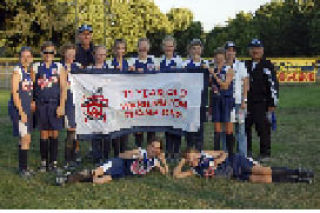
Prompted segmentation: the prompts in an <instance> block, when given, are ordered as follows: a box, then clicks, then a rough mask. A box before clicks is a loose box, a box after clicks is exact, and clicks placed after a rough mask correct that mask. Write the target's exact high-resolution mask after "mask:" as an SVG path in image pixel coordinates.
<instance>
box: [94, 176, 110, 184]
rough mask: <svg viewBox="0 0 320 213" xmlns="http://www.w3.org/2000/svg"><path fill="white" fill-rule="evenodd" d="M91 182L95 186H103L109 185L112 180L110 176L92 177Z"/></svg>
mask: <svg viewBox="0 0 320 213" xmlns="http://www.w3.org/2000/svg"><path fill="white" fill-rule="evenodd" d="M92 181H93V183H96V184H105V183H110V182H111V181H112V178H111V176H110V175H104V176H102V177H93V179H92Z"/></svg>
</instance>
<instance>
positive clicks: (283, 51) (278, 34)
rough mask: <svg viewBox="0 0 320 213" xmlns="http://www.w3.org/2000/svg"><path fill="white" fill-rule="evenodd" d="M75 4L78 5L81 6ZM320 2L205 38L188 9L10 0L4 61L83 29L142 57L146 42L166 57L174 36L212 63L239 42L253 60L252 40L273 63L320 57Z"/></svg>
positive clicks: (119, 1) (256, 15)
mask: <svg viewBox="0 0 320 213" xmlns="http://www.w3.org/2000/svg"><path fill="white" fill-rule="evenodd" d="M75 2H76V3H77V4H76V5H75ZM319 9H320V1H319V0H315V1H314V4H312V5H311V6H310V5H304V4H301V3H299V2H297V1H295V0H283V1H272V2H270V3H267V4H265V5H262V6H261V7H260V8H259V9H257V10H256V11H255V12H253V13H245V12H243V11H242V12H239V13H238V14H236V16H235V18H234V19H229V20H228V21H227V22H226V25H225V26H215V27H214V28H213V29H212V30H211V31H210V32H204V31H203V28H202V25H201V23H200V22H195V21H193V14H192V12H191V11H190V10H188V9H185V8H173V9H171V10H170V11H169V12H168V13H167V14H164V13H162V12H161V11H160V9H159V7H158V6H156V5H155V4H154V2H153V1H150V0H109V1H104V0H77V1H74V0H41V1H40V0H34V1H25V0H4V4H1V5H0V20H1V22H0V54H1V55H0V56H1V57H4V56H7V57H12V56H15V54H16V53H17V52H18V50H19V49H20V47H21V46H25V45H29V46H32V47H33V48H34V49H35V50H36V51H38V50H39V47H40V44H41V43H42V42H43V41H45V40H52V41H53V42H54V43H55V44H56V45H57V46H61V45H62V44H64V43H65V42H70V41H75V40H76V33H75V32H76V29H77V27H78V26H80V24H83V23H86V24H91V25H93V29H94V34H93V40H94V43H95V44H106V46H107V48H108V49H109V50H111V47H112V43H113V40H114V39H116V38H125V39H126V40H127V42H128V48H127V50H128V52H129V53H133V52H135V51H136V46H137V45H136V43H137V40H138V39H139V38H140V37H148V38H149V39H150V41H151V45H152V46H151V51H150V53H151V54H154V55H156V56H159V55H160V54H161V51H160V50H161V40H162V39H163V38H164V36H165V35H167V34H171V35H173V36H174V37H175V38H176V40H177V53H178V54H180V55H181V56H183V57H186V56H187V44H188V43H189V42H190V41H191V40H192V39H193V38H200V39H201V40H202V41H203V45H204V53H203V56H204V57H212V56H213V51H214V49H215V48H217V47H219V46H222V45H223V44H224V43H225V41H228V40H233V41H235V42H236V44H237V46H238V53H239V55H241V56H246V55H247V45H248V43H249V41H250V40H251V39H252V38H259V39H261V40H262V41H263V42H264V44H265V53H266V55H267V56H269V57H296V56H315V55H320V39H319V38H320V10H319Z"/></svg>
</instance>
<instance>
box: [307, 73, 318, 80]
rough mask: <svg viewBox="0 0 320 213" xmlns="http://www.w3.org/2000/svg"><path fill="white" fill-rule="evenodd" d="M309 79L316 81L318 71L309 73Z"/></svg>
mask: <svg viewBox="0 0 320 213" xmlns="http://www.w3.org/2000/svg"><path fill="white" fill-rule="evenodd" d="M308 81H309V82H315V81H316V73H314V72H311V73H308Z"/></svg>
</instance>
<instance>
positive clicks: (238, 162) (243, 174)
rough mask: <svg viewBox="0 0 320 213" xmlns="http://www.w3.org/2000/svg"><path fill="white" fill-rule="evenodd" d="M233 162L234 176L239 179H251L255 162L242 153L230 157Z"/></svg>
mask: <svg viewBox="0 0 320 213" xmlns="http://www.w3.org/2000/svg"><path fill="white" fill-rule="evenodd" d="M227 160H228V161H229V163H232V168H233V177H234V178H235V179H238V180H249V177H250V175H251V171H252V167H253V163H252V162H251V161H249V160H248V159H247V158H246V157H244V156H243V155H241V154H235V155H233V157H232V158H230V157H228V159H227Z"/></svg>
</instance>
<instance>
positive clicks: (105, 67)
mask: <svg viewBox="0 0 320 213" xmlns="http://www.w3.org/2000/svg"><path fill="white" fill-rule="evenodd" d="M87 68H88V69H112V68H113V67H112V66H110V65H108V63H107V62H104V63H103V65H102V68H97V67H96V66H95V65H92V66H88V67H87Z"/></svg>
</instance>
